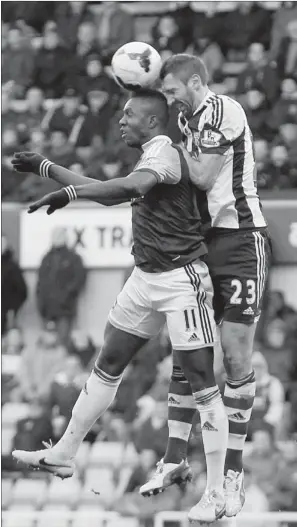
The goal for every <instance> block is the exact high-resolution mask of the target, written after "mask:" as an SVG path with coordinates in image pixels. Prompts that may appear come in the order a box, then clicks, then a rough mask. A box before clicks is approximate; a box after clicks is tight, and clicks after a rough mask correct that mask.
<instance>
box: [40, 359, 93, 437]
mask: <svg viewBox="0 0 297 527" xmlns="http://www.w3.org/2000/svg"><path fill="white" fill-rule="evenodd" d="M87 377H88V374H87V373H86V372H84V370H83V367H82V363H81V361H80V360H79V358H78V357H74V356H72V357H67V358H66V359H65V362H64V365H63V371H60V372H59V373H57V375H56V376H55V377H54V378H53V381H52V383H51V386H50V391H49V397H48V400H47V401H46V403H47V408H48V412H49V415H52V423H53V427H54V437H55V440H58V439H60V437H61V436H62V435H63V433H64V432H65V430H66V427H67V425H68V423H69V420H70V417H71V412H72V408H73V406H74V404H75V403H76V400H77V398H78V396H79V394H80V392H81V390H82V388H83V386H84V383H85V382H86V380H87Z"/></svg>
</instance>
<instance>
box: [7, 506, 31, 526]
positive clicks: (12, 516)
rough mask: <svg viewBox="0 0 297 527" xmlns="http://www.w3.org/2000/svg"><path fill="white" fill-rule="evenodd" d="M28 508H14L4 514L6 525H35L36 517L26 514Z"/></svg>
mask: <svg viewBox="0 0 297 527" xmlns="http://www.w3.org/2000/svg"><path fill="white" fill-rule="evenodd" d="M26 512H27V510H26V509H19V510H12V511H9V512H6V513H4V514H3V523H4V525H5V527H33V526H34V519H33V516H32V515H31V514H29V515H27V514H26Z"/></svg>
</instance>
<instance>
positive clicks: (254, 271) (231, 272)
mask: <svg viewBox="0 0 297 527" xmlns="http://www.w3.org/2000/svg"><path fill="white" fill-rule="evenodd" d="M269 263H270V245H269V239H268V237H267V235H266V234H265V233H264V234H262V233H260V232H246V233H237V234H234V235H232V236H230V235H229V236H221V237H220V238H217V239H216V240H215V241H214V242H211V244H209V267H210V273H211V277H212V280H213V285H214V300H215V304H214V305H215V306H218V305H219V309H220V311H221V312H220V315H221V318H222V319H224V320H227V321H229V322H237V323H241V324H247V325H249V324H253V323H254V322H257V320H258V319H259V316H260V313H261V307H262V300H263V294H264V289H265V284H266V281H267V276H268V268H269ZM216 315H218V313H216Z"/></svg>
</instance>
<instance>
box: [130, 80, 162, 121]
mask: <svg viewBox="0 0 297 527" xmlns="http://www.w3.org/2000/svg"><path fill="white" fill-rule="evenodd" d="M131 99H143V100H145V101H148V102H149V103H152V105H154V106H155V107H156V115H157V116H158V119H159V121H160V123H161V124H162V125H163V126H166V125H167V124H168V121H169V108H168V103H167V99H166V97H165V95H163V93H161V92H160V91H157V90H152V89H149V88H140V89H139V90H137V91H135V92H132V94H131Z"/></svg>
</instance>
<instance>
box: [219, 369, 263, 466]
mask: <svg viewBox="0 0 297 527" xmlns="http://www.w3.org/2000/svg"><path fill="white" fill-rule="evenodd" d="M255 392H256V381H255V373H254V371H252V373H250V374H249V375H247V376H246V377H244V378H243V379H240V380H238V381H233V380H231V379H227V380H226V384H225V391H224V404H225V408H226V412H227V414H228V420H229V437H228V449H227V454H226V463H225V474H226V473H227V471H228V470H229V469H231V470H234V471H235V472H241V470H242V452H243V448H244V443H245V439H246V435H247V429H248V424H249V421H250V418H251V413H252V409H253V404H254V399H255Z"/></svg>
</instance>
